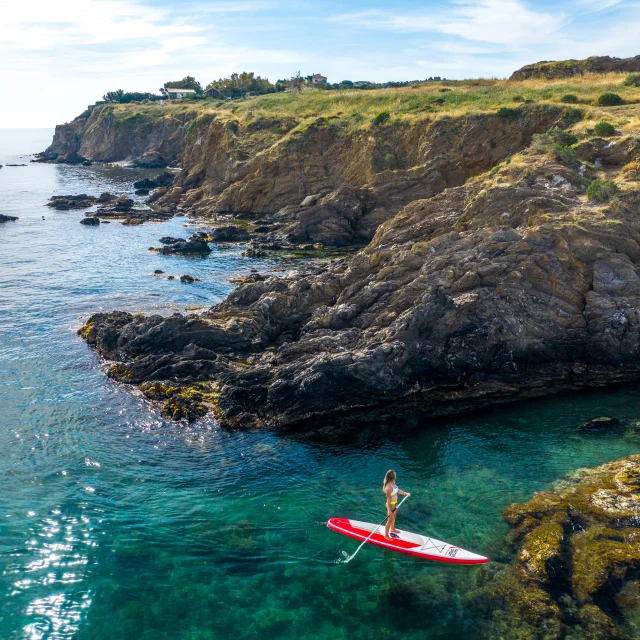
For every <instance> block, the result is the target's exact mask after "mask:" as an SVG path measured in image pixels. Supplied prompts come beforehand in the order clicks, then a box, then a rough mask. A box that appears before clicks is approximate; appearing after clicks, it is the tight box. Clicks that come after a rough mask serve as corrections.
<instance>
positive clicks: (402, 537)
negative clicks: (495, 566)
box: [327, 518, 488, 564]
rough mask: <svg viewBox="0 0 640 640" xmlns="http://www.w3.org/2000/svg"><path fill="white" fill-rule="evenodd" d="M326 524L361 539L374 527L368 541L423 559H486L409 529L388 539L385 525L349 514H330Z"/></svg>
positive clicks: (463, 561) (459, 561)
mask: <svg viewBox="0 0 640 640" xmlns="http://www.w3.org/2000/svg"><path fill="white" fill-rule="evenodd" d="M327 526H328V527H329V529H331V530H332V531H337V532H338V533H341V534H342V535H345V536H349V537H350V538H354V539H355V540H360V541H361V542H362V541H364V540H366V538H367V537H368V536H370V535H371V532H372V531H375V533H374V534H373V535H372V536H371V537H370V538H369V540H367V544H374V545H376V546H377V547H383V548H384V549H390V550H391V551H399V552H400V553H406V554H407V555H410V556H415V557H416V558H422V559H424V560H435V561H436V562H449V563H451V564H484V563H485V562H488V559H487V558H485V557H484V556H479V555H478V554H477V553H471V551H465V549H460V547H456V546H454V545H452V544H449V543H448V542H442V541H441V540H436V539H435V538H429V537H427V536H421V535H420V534H418V533H411V532H409V531H399V532H397V533H396V534H394V535H395V536H397V537H394V538H393V541H392V542H390V541H389V540H387V539H386V538H385V537H384V525H376V524H371V523H370V522H359V521H358V520H349V519H348V518H331V520H329V522H327Z"/></svg>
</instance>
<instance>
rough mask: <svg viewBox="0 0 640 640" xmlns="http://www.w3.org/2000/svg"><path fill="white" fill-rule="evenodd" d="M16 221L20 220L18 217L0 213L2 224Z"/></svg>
mask: <svg viewBox="0 0 640 640" xmlns="http://www.w3.org/2000/svg"><path fill="white" fill-rule="evenodd" d="M14 220H18V218H17V217H16V216H5V215H4V214H3V213H0V223H2V222H12V221H14Z"/></svg>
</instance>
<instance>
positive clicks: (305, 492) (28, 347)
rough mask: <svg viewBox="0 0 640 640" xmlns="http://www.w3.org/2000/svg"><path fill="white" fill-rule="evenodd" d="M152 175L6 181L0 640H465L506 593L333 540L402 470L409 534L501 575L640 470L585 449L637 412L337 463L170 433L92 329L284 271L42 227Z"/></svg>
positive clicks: (467, 426)
mask: <svg viewBox="0 0 640 640" xmlns="http://www.w3.org/2000/svg"><path fill="white" fill-rule="evenodd" d="M51 133H52V132H51V131H47V130H32V131H7V130H0V164H6V163H7V162H9V163H13V162H26V163H28V160H29V158H20V157H19V156H20V155H21V154H26V153H30V152H33V151H38V150H41V149H43V148H44V147H45V146H47V144H48V143H49V141H50V138H51ZM155 173H157V172H153V171H151V172H149V171H147V172H145V171H134V170H130V169H122V168H117V167H69V166H57V165H41V164H29V166H27V167H6V166H5V167H4V168H3V169H0V213H5V214H8V215H18V216H19V217H20V220H19V221H18V222H15V223H6V224H4V225H0V426H1V428H0V451H1V454H0V481H1V482H2V487H3V491H2V492H0V638H2V639H5V638H6V639H14V638H15V639H23V638H25V639H26V638H29V639H61V638H78V639H85V638H86V639H91V640H102V639H105V640H107V639H108V640H111V639H112V638H113V637H114V635H115V637H118V638H122V639H129V638H130V639H132V640H133V639H136V640H138V639H149V640H151V639H154V640H156V639H158V638H162V639H167V640H168V639H171V640H173V639H181V640H182V639H184V640H187V639H188V640H200V639H206V640H209V639H216V640H217V639H219V638H227V637H229V638H230V637H239V638H346V637H349V638H367V639H368V638H391V637H403V638H424V637H429V638H463V637H470V635H471V633H472V630H473V629H474V628H475V627H476V625H477V623H478V619H479V615H480V613H479V612H478V610H477V607H476V608H474V607H471V606H469V605H468V602H467V600H465V597H464V596H465V594H466V593H467V592H468V591H469V590H470V589H472V588H473V587H474V585H475V582H476V578H477V577H478V575H483V576H490V572H489V573H488V574H486V573H485V574H479V573H478V572H481V571H485V570H484V569H482V568H467V567H448V566H442V565H436V564H428V563H421V562H420V561H417V560H415V559H412V558H409V557H403V556H398V555H397V554H392V553H390V552H385V551H381V550H380V549H377V548H364V549H362V551H361V552H360V554H359V555H358V556H357V557H356V559H355V560H353V561H352V562H351V563H350V564H348V565H344V564H341V563H340V560H341V559H342V558H344V556H345V555H346V554H347V553H352V552H353V551H354V549H355V548H356V546H357V543H356V542H355V541H351V540H349V539H347V538H343V537H341V536H338V535H337V534H335V533H333V532H331V531H329V530H328V529H327V528H326V527H325V522H326V520H327V519H328V518H329V517H330V516H335V515H343V516H347V517H357V518H359V519H363V520H369V521H379V520H380V519H381V518H382V517H383V515H384V511H383V500H382V493H381V491H380V484H381V481H382V476H383V475H384V472H385V471H386V470H387V469H388V468H389V467H393V468H395V469H396V470H397V472H398V475H399V478H398V484H399V485H400V487H401V488H406V489H409V490H410V491H411V492H412V494H413V495H412V497H411V498H410V500H409V501H408V502H407V503H406V505H405V506H406V509H404V512H403V514H402V515H401V517H400V518H399V524H400V526H401V527H406V528H408V529H413V530H416V531H421V532H427V533H429V534H431V535H433V536H434V537H439V538H442V539H444V540H448V541H450V542H453V543H456V544H458V545H460V546H463V547H466V548H469V549H471V550H473V551H477V552H479V553H484V554H486V555H490V557H492V558H494V559H497V560H499V561H504V560H506V559H508V556H507V555H506V553H505V549H504V547H503V545H502V538H503V535H504V533H505V531H506V527H505V525H504V523H503V522H502V519H501V516H500V513H501V510H502V508H503V507H504V506H505V505H507V504H509V503H510V502H512V501H514V500H522V499H526V498H527V497H529V496H530V495H531V493H532V492H533V491H535V490H538V489H543V488H546V487H548V486H549V484H550V483H551V482H552V481H554V480H555V479H556V478H558V477H559V476H561V475H563V474H564V473H566V472H568V471H571V470H573V469H575V468H577V467H580V466H587V465H595V464H600V463H602V462H605V461H608V460H612V459H615V458H618V457H621V456H624V455H629V454H631V453H636V452H637V451H638V449H639V447H638V443H637V442H634V441H632V440H628V439H625V438H624V437H623V430H621V431H618V432H615V433H612V434H610V435H599V436H593V435H592V436H588V437H582V436H580V435H578V433H577V430H576V425H578V424H579V423H580V422H581V421H582V420H584V419H587V418H590V417H593V416H594V415H601V414H613V415H616V416H618V417H620V418H625V417H629V418H636V417H640V392H639V391H638V390H637V389H636V388H625V389H623V390H618V391H615V392H606V393H593V394H590V395H582V396H574V397H568V398H566V397H565V398H556V399H551V400H547V401H538V402H535V403H527V404H524V405H520V406H516V407H510V408H502V409H499V410H495V411H492V412H488V413H484V414H482V415H479V416H476V417H464V418H455V419H451V420H449V421H446V422H434V421H432V420H430V419H428V418H422V417H419V416H417V417H416V418H415V420H414V421H413V423H412V424H411V425H409V424H408V425H407V431H406V433H404V434H403V433H400V432H397V431H396V432H395V433H393V432H389V431H385V430H384V429H381V430H380V432H379V433H376V434H370V433H362V434H356V435H354V437H353V438H350V439H348V440H345V441H342V442H340V443H331V444H328V443H317V442H308V441H305V440H304V439H301V438H291V437H286V438H283V437H279V436H276V435H274V434H272V433H270V432H267V431H262V432H250V433H246V432H240V433H228V432H225V431H221V430H219V429H217V428H216V425H215V424H214V423H213V422H211V421H208V420H203V421H201V422H198V423H195V424H193V425H191V426H189V427H184V426H179V425H176V424H173V423H169V422H166V421H164V420H163V419H161V418H160V417H159V416H158V415H157V414H156V413H155V412H154V411H153V409H152V408H150V407H149V406H148V405H147V404H145V403H143V402H142V401H141V400H140V399H139V398H137V397H136V396H134V395H132V394H130V393H128V392H127V391H126V390H125V389H124V388H123V387H121V386H119V385H117V384H114V383H113V382H111V381H109V380H108V379H107V378H106V377H105V376H104V374H103V365H102V363H101V362H100V361H99V360H98V359H97V358H96V357H95V356H94V354H93V353H92V352H91V351H89V349H88V348H87V347H86V345H85V344H84V343H83V342H82V341H81V340H80V339H79V338H78V337H77V336H76V335H75V331H76V330H77V328H78V327H79V326H80V324H81V323H82V322H83V321H84V320H85V319H86V317H87V316H88V315H90V314H91V313H93V312H95V311H97V310H100V309H102V310H111V309H129V310H135V311H144V312H159V313H171V312H172V310H174V309H179V310H184V309H185V308H187V307H193V306H199V305H203V304H206V305H209V304H212V303H214V302H215V301H217V300H219V299H221V297H223V296H224V295H225V294H226V293H227V292H228V291H229V290H230V287H231V285H229V284H228V283H227V282H226V280H227V278H229V277H230V276H232V275H235V274H238V273H246V272H247V271H248V270H249V269H251V268H257V269H260V270H264V269H266V268H269V267H270V266H273V265H270V264H268V263H265V262H264V261H257V260H248V259H245V258H242V257H241V256H240V252H241V249H238V248H234V249H225V250H220V251H215V252H214V253H212V254H211V255H210V256H209V257H207V258H205V259H190V258H179V257H166V256H157V255H155V254H152V253H150V252H149V251H148V250H147V247H149V246H151V245H154V244H156V245H157V244H158V243H157V240H158V238H159V237H160V236H163V235H184V234H185V233H186V230H184V229H182V225H183V224H184V222H185V221H184V219H181V218H177V219H174V220H172V221H171V222H168V223H165V224H162V225H149V224H147V225H143V226H141V227H123V226H122V225H120V224H118V223H115V222H114V223H112V224H110V225H101V226H100V227H98V228H92V227H84V226H82V225H79V224H78V221H79V220H80V218H81V217H82V213H80V212H55V211H53V210H51V209H48V208H46V207H43V204H44V203H45V202H46V201H47V198H48V197H49V196H51V195H52V194H54V193H79V192H87V193H99V192H101V191H103V190H110V191H114V192H127V193H130V192H131V182H133V180H135V179H138V177H139V176H143V175H149V174H151V175H154V174H155ZM43 215H44V217H45V219H44V220H43V219H42V216H43ZM154 269H162V270H164V271H166V272H168V273H173V274H176V275H180V274H182V273H190V274H192V275H194V276H197V277H199V278H201V279H202V282H201V283H196V284H194V285H185V284H182V283H180V282H175V281H173V282H171V281H167V280H165V279H161V278H157V277H154V276H152V275H151V273H152V272H153V270H154ZM416 427H419V428H416ZM483 579H489V578H486V577H485V578H483Z"/></svg>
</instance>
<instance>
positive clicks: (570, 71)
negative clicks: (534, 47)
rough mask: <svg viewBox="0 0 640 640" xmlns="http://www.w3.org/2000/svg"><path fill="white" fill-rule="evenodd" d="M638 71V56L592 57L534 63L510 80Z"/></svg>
mask: <svg viewBox="0 0 640 640" xmlns="http://www.w3.org/2000/svg"><path fill="white" fill-rule="evenodd" d="M637 71H640V56H635V57H633V58H612V57H610V56H593V57H591V58H587V59H586V60H561V61H557V62H549V61H546V60H545V61H543V62H536V63H534V64H528V65H526V66H524V67H522V68H521V69H518V70H517V71H514V72H513V74H512V75H511V77H510V78H509V79H510V80H530V79H532V78H541V79H545V80H553V79H556V78H570V77H571V76H582V75H585V74H588V73H631V72H637Z"/></svg>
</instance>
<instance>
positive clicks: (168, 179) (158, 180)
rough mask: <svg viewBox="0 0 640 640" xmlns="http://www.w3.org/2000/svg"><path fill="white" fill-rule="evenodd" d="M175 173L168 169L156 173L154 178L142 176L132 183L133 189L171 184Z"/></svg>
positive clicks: (168, 185)
mask: <svg viewBox="0 0 640 640" xmlns="http://www.w3.org/2000/svg"><path fill="white" fill-rule="evenodd" d="M174 179H175V175H174V174H173V173H170V172H169V171H165V173H161V174H159V175H157V176H156V177H155V178H143V179H142V180H138V181H137V182H134V183H133V187H134V189H156V188H158V187H170V186H171V185H173V181H174Z"/></svg>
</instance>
